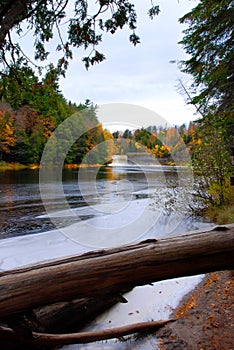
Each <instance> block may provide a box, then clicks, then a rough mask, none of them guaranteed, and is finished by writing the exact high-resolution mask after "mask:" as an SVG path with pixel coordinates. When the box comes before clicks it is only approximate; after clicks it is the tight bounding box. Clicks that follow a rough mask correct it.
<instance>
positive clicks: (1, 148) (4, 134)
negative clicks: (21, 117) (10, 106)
mask: <svg viewBox="0 0 234 350" xmlns="http://www.w3.org/2000/svg"><path fill="white" fill-rule="evenodd" d="M13 119H14V118H13V114H12V112H11V111H2V110H0V159H2V158H3V156H4V153H10V150H11V147H13V146H14V145H15V141H16V136H15V129H14V123H13Z"/></svg>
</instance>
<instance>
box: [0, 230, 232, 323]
mask: <svg viewBox="0 0 234 350" xmlns="http://www.w3.org/2000/svg"><path fill="white" fill-rule="evenodd" d="M233 243H234V225H227V226H225V227H224V226H218V227H216V228H212V229H210V230H203V231H199V232H192V233H187V234H184V235H181V236H176V237H175V236H174V237H167V238H164V239H160V240H146V241H143V242H140V243H137V244H133V245H127V246H123V247H118V248H114V249H108V250H102V251H97V252H91V253H87V254H83V255H80V256H73V257H69V258H65V259H57V260H52V261H50V262H45V263H41V264H37V265H32V266H29V267H26V268H21V269H18V270H12V271H7V272H4V273H1V274H0V318H4V317H9V315H12V314H16V313H24V312H27V311H28V310H32V309H35V308H37V307H41V306H43V305H49V304H51V303H55V302H61V301H69V300H72V299H75V298H84V297H85V298H89V297H95V298H103V296H105V295H109V296H110V295H118V293H120V294H121V293H124V292H125V291H126V290H129V289H131V288H132V287H134V286H139V285H145V284H148V283H151V282H156V281H160V280H165V279H170V278H174V277H183V276H189V275H195V274H200V273H207V272H211V271H217V270H225V269H233V268H234V259H233V256H234V245H233Z"/></svg>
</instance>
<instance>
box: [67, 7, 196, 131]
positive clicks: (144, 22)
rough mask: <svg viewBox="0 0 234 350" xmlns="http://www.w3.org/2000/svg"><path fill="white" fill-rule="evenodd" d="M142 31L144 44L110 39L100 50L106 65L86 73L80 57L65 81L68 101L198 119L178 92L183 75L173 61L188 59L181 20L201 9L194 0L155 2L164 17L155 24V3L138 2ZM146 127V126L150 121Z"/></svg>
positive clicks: (174, 120) (124, 36)
mask: <svg viewBox="0 0 234 350" xmlns="http://www.w3.org/2000/svg"><path fill="white" fill-rule="evenodd" d="M135 3H136V5H137V6H136V7H137V10H138V20H139V24H138V30H137V34H139V35H140V37H141V44H139V45H137V46H136V47H134V46H132V45H131V44H130V42H129V41H128V36H129V31H128V30H122V31H120V32H118V33H116V34H115V35H105V36H104V38H103V43H102V44H101V46H100V48H99V49H98V50H100V51H101V52H103V53H104V54H105V56H106V60H105V61H104V62H102V63H100V64H98V65H95V66H92V67H91V68H90V69H89V71H86V69H85V67H84V65H83V63H82V62H81V57H82V52H81V51H80V50H78V51H77V52H76V53H75V57H74V60H73V61H72V62H71V63H70V66H69V69H68V72H67V75H66V79H61V89H62V92H63V94H64V96H65V97H66V98H67V99H68V100H71V101H73V102H77V103H80V102H84V101H85V100H86V99H90V100H91V101H92V102H93V103H94V104H97V105H102V104H106V103H129V104H136V105H139V106H142V107H146V108H148V109H151V110H153V111H154V112H156V113H158V114H159V115H161V116H162V117H163V118H164V119H165V120H167V121H168V123H170V124H172V125H174V124H177V125H178V124H182V123H184V122H185V123H188V122H189V121H191V120H194V119H196V117H195V116H194V112H195V109H194V108H193V107H191V106H187V105H186V103H185V101H184V100H185V98H184V97H183V96H182V95H181V94H180V93H179V92H178V89H177V88H176V85H177V84H178V80H177V79H178V78H179V77H180V78H182V79H183V81H184V82H186V81H188V79H189V77H188V76H187V75H184V74H182V73H180V71H179V69H178V67H177V65H176V64H172V63H170V61H171V60H182V59H185V58H186V56H185V53H184V52H183V49H182V47H181V45H178V41H180V40H181V38H182V30H183V28H185V27H184V26H182V25H181V24H179V23H178V18H180V17H181V16H183V15H184V14H185V13H187V12H188V11H189V10H190V9H191V8H193V7H195V6H196V3H197V1H194V0H179V1H178V0H161V1H159V0H156V1H155V3H157V4H159V5H160V9H161V12H160V14H159V16H156V17H155V19H154V20H153V21H152V20H150V19H149V18H148V16H147V14H146V13H147V11H148V8H149V7H150V1H146V0H144V1H142V0H136V1H135ZM146 124H147V122H146Z"/></svg>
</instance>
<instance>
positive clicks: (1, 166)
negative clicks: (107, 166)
mask: <svg viewBox="0 0 234 350" xmlns="http://www.w3.org/2000/svg"><path fill="white" fill-rule="evenodd" d="M100 166H103V165H102V164H65V165H64V168H65V169H79V168H96V167H100ZM54 167H56V166H54ZM39 168H40V164H21V163H7V162H4V161H1V162H0V171H6V170H13V171H18V170H24V169H39Z"/></svg>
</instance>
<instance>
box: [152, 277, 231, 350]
mask: <svg viewBox="0 0 234 350" xmlns="http://www.w3.org/2000/svg"><path fill="white" fill-rule="evenodd" d="M233 305H234V279H233V274H232V272H231V271H221V272H215V273H210V274H207V275H206V277H205V278H204V279H203V281H202V282H201V283H199V284H198V286H197V287H195V289H194V290H193V292H191V293H189V294H188V295H186V296H185V297H184V298H183V300H182V302H181V303H180V305H179V306H178V307H177V308H176V309H175V310H174V312H173V315H172V317H173V318H176V322H173V323H171V324H168V325H167V326H165V327H164V328H163V329H162V330H160V331H159V332H158V333H157V338H158V342H159V349H160V350H175V349H178V350H183V349H184V350H198V349H199V350H214V349H215V350H216V349H217V350H219V349H220V350H221V349H222V350H232V349H234V339H233V334H234V322H233V312H234V306H233Z"/></svg>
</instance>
